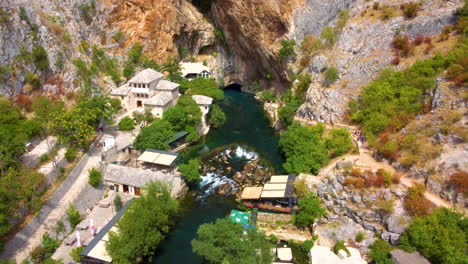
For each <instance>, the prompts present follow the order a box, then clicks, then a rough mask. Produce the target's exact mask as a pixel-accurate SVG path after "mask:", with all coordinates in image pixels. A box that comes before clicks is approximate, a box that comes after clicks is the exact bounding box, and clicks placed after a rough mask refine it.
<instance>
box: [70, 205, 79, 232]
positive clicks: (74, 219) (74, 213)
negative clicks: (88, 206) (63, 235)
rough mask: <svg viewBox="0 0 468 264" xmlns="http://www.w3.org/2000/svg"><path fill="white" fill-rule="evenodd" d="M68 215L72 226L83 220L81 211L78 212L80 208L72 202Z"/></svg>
mask: <svg viewBox="0 0 468 264" xmlns="http://www.w3.org/2000/svg"><path fill="white" fill-rule="evenodd" d="M67 217H68V222H70V226H71V227H73V228H74V227H75V226H76V225H78V224H79V223H80V222H81V215H80V212H78V210H77V209H76V208H75V207H74V206H73V205H72V204H70V205H69V207H68V210H67Z"/></svg>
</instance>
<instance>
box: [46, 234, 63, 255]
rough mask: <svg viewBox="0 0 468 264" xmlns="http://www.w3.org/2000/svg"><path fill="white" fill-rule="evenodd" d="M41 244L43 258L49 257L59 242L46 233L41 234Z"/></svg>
mask: <svg viewBox="0 0 468 264" xmlns="http://www.w3.org/2000/svg"><path fill="white" fill-rule="evenodd" d="M42 246H43V247H44V252H45V255H44V257H45V258H50V257H52V255H53V254H54V252H55V250H56V249H57V248H58V246H59V243H58V242H57V241H55V240H54V239H52V238H51V237H50V236H49V234H48V233H45V234H44V235H42Z"/></svg>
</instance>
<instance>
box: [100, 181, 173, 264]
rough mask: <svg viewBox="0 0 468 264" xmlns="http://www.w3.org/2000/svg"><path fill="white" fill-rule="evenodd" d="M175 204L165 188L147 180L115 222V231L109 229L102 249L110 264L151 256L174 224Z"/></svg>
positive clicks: (134, 261)
mask: <svg viewBox="0 0 468 264" xmlns="http://www.w3.org/2000/svg"><path fill="white" fill-rule="evenodd" d="M178 208H179V204H178V202H177V200H175V199H174V198H172V197H171V193H170V190H169V187H168V186H167V185H165V184H164V183H161V182H150V183H148V184H147V186H146V188H145V192H144V194H143V195H142V196H140V197H139V198H138V199H134V200H133V202H132V203H131V204H130V205H129V207H128V209H127V211H126V212H125V213H124V215H123V216H122V218H121V219H120V220H119V221H118V222H117V227H118V229H119V231H118V232H114V231H110V232H109V241H108V242H107V243H106V250H107V252H108V253H109V254H110V256H111V257H112V260H113V262H114V263H142V262H144V260H145V259H146V258H148V257H151V256H152V255H153V254H154V252H155V251H156V249H157V248H158V246H159V244H160V243H161V242H162V241H163V240H164V238H165V235H166V234H167V233H168V232H169V231H170V229H171V227H172V226H173V225H174V218H175V217H176V216H177V213H178Z"/></svg>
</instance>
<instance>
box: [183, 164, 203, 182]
mask: <svg viewBox="0 0 468 264" xmlns="http://www.w3.org/2000/svg"><path fill="white" fill-rule="evenodd" d="M199 166H200V161H199V160H198V159H191V160H189V162H188V163H186V164H180V166H179V171H180V173H181V174H182V177H183V178H184V179H185V180H186V181H188V182H190V183H197V182H199V181H200V179H201V175H200V169H199Z"/></svg>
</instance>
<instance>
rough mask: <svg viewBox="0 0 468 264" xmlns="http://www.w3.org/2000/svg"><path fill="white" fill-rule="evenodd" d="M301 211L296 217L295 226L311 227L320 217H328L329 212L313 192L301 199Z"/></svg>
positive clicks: (299, 205) (299, 204)
mask: <svg viewBox="0 0 468 264" xmlns="http://www.w3.org/2000/svg"><path fill="white" fill-rule="evenodd" d="M298 207H299V211H298V212H297V213H296V214H295V215H294V217H293V219H294V224H295V225H297V226H300V227H304V228H306V227H309V228H310V227H311V226H312V224H313V223H314V222H315V221H316V220H317V219H319V218H320V217H323V216H326V215H327V211H326V210H325V209H324V208H323V207H322V205H321V204H320V199H319V198H318V196H317V195H316V194H314V193H312V192H310V193H308V194H307V195H305V196H304V197H302V198H300V199H299V203H298Z"/></svg>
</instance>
